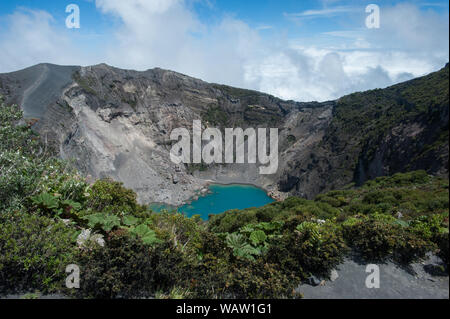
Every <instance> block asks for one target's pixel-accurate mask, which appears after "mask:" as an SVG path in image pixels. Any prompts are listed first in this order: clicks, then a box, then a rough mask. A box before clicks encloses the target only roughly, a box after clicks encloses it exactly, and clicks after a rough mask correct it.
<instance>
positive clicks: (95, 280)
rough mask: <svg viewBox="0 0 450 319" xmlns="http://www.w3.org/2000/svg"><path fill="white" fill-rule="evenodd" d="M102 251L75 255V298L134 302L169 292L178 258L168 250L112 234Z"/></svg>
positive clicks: (98, 249) (172, 284)
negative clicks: (77, 268)
mask: <svg viewBox="0 0 450 319" xmlns="http://www.w3.org/2000/svg"><path fill="white" fill-rule="evenodd" d="M106 243H107V244H106V246H105V247H103V248H100V247H99V248H96V249H95V250H93V251H86V250H82V251H80V252H79V254H78V262H79V264H80V269H81V274H80V277H81V278H82V280H81V282H80V289H79V290H77V291H76V295H77V297H83V298H101V299H109V298H137V297H152V296H154V295H155V294H156V292H158V291H161V290H163V291H170V289H171V288H172V287H173V286H174V285H175V282H176V281H177V280H179V278H181V277H180V274H176V273H175V272H176V269H177V265H178V264H179V263H180V262H181V260H182V259H181V255H179V254H177V253H176V252H174V251H173V250H171V249H170V246H167V244H166V245H165V246H158V247H151V246H148V245H145V244H144V243H143V242H142V241H141V240H139V239H137V238H133V237H130V236H128V235H126V233H121V232H117V233H112V234H111V236H110V237H109V238H108V240H107V242H106Z"/></svg>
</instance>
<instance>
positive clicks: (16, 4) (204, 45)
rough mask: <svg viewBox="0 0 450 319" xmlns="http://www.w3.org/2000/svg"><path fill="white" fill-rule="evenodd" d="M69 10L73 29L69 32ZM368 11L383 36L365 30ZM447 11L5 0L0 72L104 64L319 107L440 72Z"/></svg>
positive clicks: (437, 4)
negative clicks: (76, 14) (167, 72)
mask: <svg viewBox="0 0 450 319" xmlns="http://www.w3.org/2000/svg"><path fill="white" fill-rule="evenodd" d="M71 3H73V4H77V5H78V6H79V7H80V20H81V28H80V29H67V28H66V26H65V20H66V17H67V15H68V14H67V13H66V12H65V8H66V6H67V5H69V4H71ZM371 3H374V4H377V5H378V6H379V7H380V21H381V22H380V28H379V29H368V28H367V27H366V25H365V19H366V17H367V15H368V14H367V13H366V12H365V8H366V6H367V5H368V4H371ZM448 12H449V7H448V1H442V0H417V1H416V0H412V1H394V0H389V1H388V0H378V1H377V0H371V1H361V0H301V1H300V0H284V1H282V0H267V1H264V0H246V1H243V0H127V1H123V0H78V1H75V0H69V1H65V0H64V1H61V0H58V1H55V0H24V1H11V0H8V1H4V0H2V1H1V2H0V72H10V71H14V70H18V69H21V68H25V67H28V66H30V65H33V64H36V63H41V62H51V63H56V64H76V65H92V64H97V63H102V62H106V63H108V64H111V65H114V66H117V67H122V68H132V69H137V70H145V69H149V68H153V67H162V68H167V69H172V70H175V71H179V72H182V73H185V74H188V75H192V76H195V77H198V78H201V79H204V80H206V81H210V82H218V83H225V84H229V85H234V86H239V87H245V88H251V89H257V90H261V91H265V92H268V93H271V94H274V95H276V96H279V97H282V98H286V99H296V100H327V99H332V98H337V97H339V96H342V95H344V94H347V93H350V92H354V91H357V90H365V89H372V88H377V87H384V86H388V85H391V84H393V83H397V82H399V81H403V80H407V79H410V78H412V77H416V76H420V75H423V74H426V73H429V72H432V71H435V70H437V69H439V68H441V67H442V66H443V65H444V64H445V63H446V62H447V61H448V59H449V53H448V51H449V49H448V46H449V42H448V36H449V33H448V28H449V20H448Z"/></svg>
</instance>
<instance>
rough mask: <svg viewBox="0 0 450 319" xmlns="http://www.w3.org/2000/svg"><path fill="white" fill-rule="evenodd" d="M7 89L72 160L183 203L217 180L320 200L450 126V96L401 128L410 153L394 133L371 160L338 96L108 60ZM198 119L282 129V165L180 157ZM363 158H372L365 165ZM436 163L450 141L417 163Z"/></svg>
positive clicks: (413, 151) (47, 68)
mask: <svg viewBox="0 0 450 319" xmlns="http://www.w3.org/2000/svg"><path fill="white" fill-rule="evenodd" d="M444 71H446V72H447V73H445V72H444V73H442V72H443V71H440V72H441V73H439V74H441V75H442V74H443V75H442V78H443V81H447V82H448V66H447V67H446V69H445V70H444ZM412 85H414V83H413V84H412ZM0 94H2V95H4V96H5V97H6V99H7V102H8V103H17V104H19V105H20V106H21V107H22V108H23V110H24V114H25V117H26V118H29V119H31V118H34V119H36V120H38V121H37V123H36V124H35V125H34V126H33V129H35V130H36V131H37V132H38V133H39V134H40V135H41V136H42V138H43V139H44V140H45V141H46V142H47V143H49V144H51V145H52V146H54V147H55V148H56V149H57V150H59V154H60V156H61V157H62V158H65V159H73V160H74V163H75V165H76V166H77V168H78V169H80V170H81V171H82V172H84V173H85V174H86V175H89V176H91V177H92V178H93V179H95V178H102V177H111V178H113V179H116V180H119V181H122V182H124V184H125V186H126V187H129V188H132V189H133V190H135V191H136V192H137V194H138V198H139V200H140V201H141V202H142V203H149V202H160V203H168V204H172V205H179V204H181V203H183V202H185V201H186V200H188V199H189V198H191V197H192V196H193V195H194V194H195V193H196V192H197V191H199V190H201V189H204V188H205V186H206V185H207V183H209V182H211V181H212V182H221V183H250V184H254V185H257V186H260V187H263V188H265V189H267V190H268V191H269V192H271V193H272V194H276V196H277V198H284V197H286V196H287V195H288V194H291V195H298V196H304V197H313V196H315V195H317V194H319V193H320V192H323V191H326V190H331V189H334V188H337V187H342V186H344V185H346V184H348V183H350V182H352V181H355V180H358V182H360V181H361V180H365V179H368V178H373V177H374V176H378V175H383V174H392V173H395V172H396V171H401V170H405V169H407V165H406V164H407V161H408V160H410V159H412V158H415V156H416V155H417V154H421V152H422V151H423V149H425V148H426V145H425V144H428V143H429V142H430V141H432V140H433V139H435V137H434V135H433V134H434V133H433V132H435V131H436V130H439V129H441V126H443V125H444V126H445V120H446V121H447V131H448V94H447V112H446V113H445V109H444V111H443V112H441V113H442V114H441V122H439V123H438V125H436V122H430V123H428V122H426V121H421V120H420V119H419V120H417V121H416V122H417V123H416V122H412V123H403V124H401V125H403V126H404V127H405V128H404V129H402V130H400V131H399V129H396V130H395V129H394V128H395V127H394V128H393V132H400V133H395V134H394V133H392V134H391V135H392V136H394V135H395V138H396V141H397V140H398V142H396V144H395V145H398V148H397V149H398V150H401V151H403V153H404V154H408V156H407V158H406V159H405V160H404V161H403V162H402V163H401V165H396V164H395V163H394V161H396V160H398V159H397V158H396V157H395V156H391V155H390V154H391V153H392V151H391V149H390V148H389V147H388V146H389V145H390V144H389V143H390V142H389V136H387V137H385V138H384V139H380V143H379V145H380V146H381V147H380V148H379V149H378V148H377V149H378V152H376V154H380V156H378V157H376V158H374V159H366V158H365V157H364V156H363V155H364V154H363V152H365V149H364V147H366V146H364V145H363V144H362V142H363V141H361V140H359V139H358V138H359V135H358V132H353V135H351V136H349V135H348V134H347V135H345V134H342V132H341V129H342V127H343V126H344V125H343V124H340V123H339V122H338V121H337V120H338V117H337V113H338V112H337V111H338V110H339V101H336V102H335V101H331V102H325V103H317V102H311V103H298V102H294V101H283V100H281V99H278V98H275V97H273V96H271V95H268V94H263V93H260V92H256V91H250V90H243V89H237V88H232V87H228V86H224V85H218V84H210V83H206V82H204V81H201V80H198V79H195V78H191V77H188V76H186V75H183V74H179V73H176V72H172V71H167V70H162V69H152V70H147V71H144V72H138V71H132V70H122V69H118V68H114V67H110V66H108V65H106V64H100V65H96V66H89V67H77V66H57V65H52V64H40V65H36V66H34V67H30V68H27V69H25V70H21V71H17V72H13V73H7V74H0ZM355 103H356V102H355ZM358 103H359V102H358ZM444 104H445V103H444ZM399 107H401V106H399ZM193 120H201V121H202V125H203V128H206V127H218V128H221V129H224V128H235V127H241V128H243V129H245V128H249V127H252V128H278V129H279V167H278V171H277V172H276V173H275V174H273V175H260V174H259V172H258V165H257V164H223V165H221V164H216V165H209V166H205V165H183V164H182V165H176V164H174V163H172V162H171V160H170V157H169V152H170V148H171V145H172V144H173V142H172V141H170V133H171V132H172V130H173V129H175V128H179V127H183V128H187V129H189V130H191V129H192V123H193ZM395 125H396V123H394V124H393V126H395ZM414 125H416V126H414ZM415 127H419V128H420V132H422V131H423V132H426V133H427V134H424V136H425V137H427V138H425V137H424V138H423V141H424V142H426V143H423V144H420V143H419V142H420V141H421V135H420V134H419V135H418V136H419V139H418V138H417V136H416V135H417V134H416V133H414V132H416V131H417V129H415ZM401 132H406V133H405V134H403V133H401ZM408 132H409V133H408ZM432 133H433V134H432ZM402 134H403V135H402ZM408 134H409V135H411V136H412V137H411V138H408V137H407V136H409V135H408ZM404 135H406V137H405V138H403V136H404ZM413 137H414V143H416V144H414V145H412V142H411V141H412V138H413ZM386 145H387V146H386ZM418 145H419V146H418ZM389 152H391V153H389ZM403 153H401V152H398V154H403ZM416 157H417V156H416ZM437 158H440V159H439V160H435V159H437ZM362 159H364V162H369V164H367V165H366V164H365V165H359V166H358V161H360V162H362ZM416 162H417V161H416ZM405 163H406V164H405ZM430 163H433V165H432V166H433V170H432V173H440V174H444V175H445V174H447V176H448V142H447V144H444V145H443V146H442V147H441V148H439V149H438V151H434V152H432V153H427V156H426V160H421V161H418V162H417V163H415V164H414V166H413V167H414V169H421V168H422V169H423V168H424V169H428V168H429V167H431V166H430V165H429V164H430ZM384 167H391V168H390V169H389V170H387V169H382V168H384ZM379 168H380V169H379ZM283 192H284V193H285V194H283Z"/></svg>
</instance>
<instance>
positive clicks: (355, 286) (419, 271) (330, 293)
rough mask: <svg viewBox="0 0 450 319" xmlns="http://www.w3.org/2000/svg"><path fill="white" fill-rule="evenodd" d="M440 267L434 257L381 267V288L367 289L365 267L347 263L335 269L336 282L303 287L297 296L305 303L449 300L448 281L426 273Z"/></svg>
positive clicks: (303, 285) (355, 263)
mask: <svg viewBox="0 0 450 319" xmlns="http://www.w3.org/2000/svg"><path fill="white" fill-rule="evenodd" d="M439 263H440V261H439V260H437V257H435V256H429V258H428V259H427V260H426V261H424V262H421V263H416V264H412V265H410V267H409V269H405V268H400V267H399V266H397V265H396V264H394V263H392V262H387V263H385V264H380V265H378V266H379V267H380V288H378V289H376V288H371V289H369V288H367V287H366V278H367V276H369V275H370V274H371V272H366V266H367V264H366V263H359V262H357V261H355V260H352V259H346V260H345V262H344V263H343V264H341V265H340V266H338V267H337V273H338V274H339V276H338V278H335V277H333V279H335V280H334V281H329V280H327V281H326V282H325V285H317V286H311V285H309V284H302V285H300V286H299V287H298V288H297V290H296V291H297V292H299V293H302V294H303V295H304V298H305V299H448V298H449V277H448V274H446V275H445V276H435V275H432V274H430V273H428V272H427V269H428V268H429V265H438V264H439Z"/></svg>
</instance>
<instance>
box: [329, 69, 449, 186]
mask: <svg viewBox="0 0 450 319" xmlns="http://www.w3.org/2000/svg"><path fill="white" fill-rule="evenodd" d="M448 108H449V66H448V64H447V65H446V66H445V67H444V68H443V69H441V70H440V71H438V72H434V73H431V74H430V75H427V76H424V77H421V78H417V79H414V80H411V81H407V82H404V83H400V84H396V85H394V86H391V87H388V88H385V89H376V90H370V91H366V92H358V93H354V94H350V95H347V96H344V97H342V98H340V99H339V100H338V101H337V105H336V107H335V109H334V114H333V120H332V122H331V125H330V127H329V128H328V131H327V133H326V135H325V137H324V139H323V144H322V147H323V148H324V149H326V150H331V151H332V152H336V154H346V163H347V164H346V172H341V175H335V174H334V173H333V172H332V174H331V176H330V178H331V181H332V180H333V179H338V178H339V177H342V176H347V177H348V176H352V175H355V180H356V181H360V178H361V179H362V180H363V181H364V180H366V178H364V177H362V176H359V175H360V174H361V169H362V170H363V171H364V172H365V173H366V174H367V175H368V177H369V179H370V178H372V177H373V176H371V173H370V172H368V166H369V164H370V163H372V162H373V161H374V160H375V154H376V153H377V151H379V153H381V156H385V158H384V161H383V162H385V163H388V164H389V165H388V166H389V167H390V172H389V173H390V174H393V173H395V172H405V171H411V170H417V169H427V170H428V172H432V173H435V172H436V170H435V169H436V168H435V166H436V164H438V165H437V166H438V167H439V166H440V167H442V166H444V165H445V161H444V160H442V159H441V155H442V154H445V153H447V154H448V132H449V126H448ZM446 114H447V115H446ZM393 130H394V131H395V133H393ZM403 130H405V131H403ZM387 140H388V141H389V142H387ZM381 146H384V148H385V150H383V151H381V150H380V148H381ZM446 148H447V151H446ZM397 154H402V155H401V157H398V155H397ZM379 155H380V154H379ZM329 157H332V156H331V155H330V156H329ZM430 159H433V160H430ZM440 161H441V163H440ZM348 163H350V164H351V165H349V164H348ZM358 164H361V166H358ZM432 164H435V165H432ZM433 169H434V171H433ZM347 180H348V178H347Z"/></svg>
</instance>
